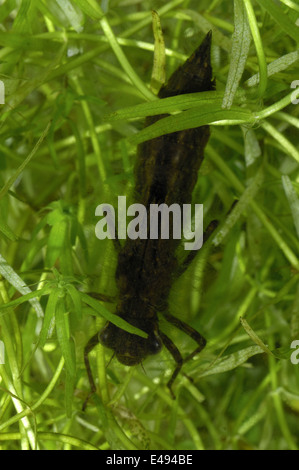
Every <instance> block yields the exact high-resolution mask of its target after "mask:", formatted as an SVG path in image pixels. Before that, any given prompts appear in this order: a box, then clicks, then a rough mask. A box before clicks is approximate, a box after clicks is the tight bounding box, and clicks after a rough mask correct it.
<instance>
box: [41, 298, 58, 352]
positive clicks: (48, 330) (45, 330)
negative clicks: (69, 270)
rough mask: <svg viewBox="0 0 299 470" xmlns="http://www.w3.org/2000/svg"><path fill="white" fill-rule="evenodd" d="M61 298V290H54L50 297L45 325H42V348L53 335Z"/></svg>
mask: <svg viewBox="0 0 299 470" xmlns="http://www.w3.org/2000/svg"><path fill="white" fill-rule="evenodd" d="M59 296H60V290H59V289H53V290H52V292H51V293H50V295H49V298H48V302H47V306H46V310H45V317H44V321H43V325H42V328H41V332H40V337H39V344H40V347H41V348H42V347H43V346H44V345H45V342H46V341H47V339H48V338H49V337H50V336H51V334H52V331H53V328H54V322H55V311H56V305H57V302H58V299H59Z"/></svg>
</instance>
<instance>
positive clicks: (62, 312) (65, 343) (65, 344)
mask: <svg viewBox="0 0 299 470" xmlns="http://www.w3.org/2000/svg"><path fill="white" fill-rule="evenodd" d="M55 321H56V333H57V338H58V342H59V345H60V348H61V352H62V355H63V357H64V360H65V367H66V368H67V370H68V373H69V374H70V376H71V377H74V376H75V374H76V361H75V357H74V354H73V348H72V346H71V342H70V334H69V319H68V313H67V312H66V308H65V299H64V298H62V297H60V298H58V299H57V302H56V309H55Z"/></svg>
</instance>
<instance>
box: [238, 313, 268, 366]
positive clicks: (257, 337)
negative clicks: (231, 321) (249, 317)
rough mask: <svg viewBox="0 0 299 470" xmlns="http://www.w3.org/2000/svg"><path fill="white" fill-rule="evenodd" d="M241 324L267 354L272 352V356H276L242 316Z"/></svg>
mask: <svg viewBox="0 0 299 470" xmlns="http://www.w3.org/2000/svg"><path fill="white" fill-rule="evenodd" d="M240 322H241V325H242V326H243V328H244V330H245V331H246V333H247V334H248V336H249V337H250V338H251V339H252V341H253V342H254V343H256V344H257V345H258V346H259V347H260V348H261V349H262V350H263V351H264V352H265V353H266V354H270V356H273V357H274V354H273V353H272V351H270V349H269V348H268V346H267V345H266V344H265V343H264V342H263V341H262V340H261V338H259V336H258V335H257V334H256V333H255V332H254V331H253V329H252V328H251V326H250V325H249V324H248V322H247V321H246V320H245V318H242V317H241V318H240Z"/></svg>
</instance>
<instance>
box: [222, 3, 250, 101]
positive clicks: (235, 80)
mask: <svg viewBox="0 0 299 470" xmlns="http://www.w3.org/2000/svg"><path fill="white" fill-rule="evenodd" d="M234 16H235V21H234V24H235V31H234V34H233V38H232V50H231V60H230V66H229V72H228V77H227V81H226V86H225V93H224V98H223V103H222V107H223V108H230V107H231V106H232V104H233V100H234V96H235V93H236V91H237V89H238V86H239V83H240V80H241V78H242V75H243V72H244V69H245V65H246V61H247V56H248V52H249V47H250V41H251V34H250V28H249V23H248V19H247V15H246V11H245V7H244V3H243V0H234Z"/></svg>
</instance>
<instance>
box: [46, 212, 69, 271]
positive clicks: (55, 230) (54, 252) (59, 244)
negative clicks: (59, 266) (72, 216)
mask: <svg viewBox="0 0 299 470" xmlns="http://www.w3.org/2000/svg"><path fill="white" fill-rule="evenodd" d="M67 228H68V224H67V221H66V220H61V221H60V223H58V224H55V225H53V227H52V229H51V231H50V235H49V238H48V246H47V254H46V266H48V267H52V266H54V264H55V262H56V260H57V258H58V257H59V255H60V254H61V252H62V249H63V246H64V241H65V237H66V233H67Z"/></svg>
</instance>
